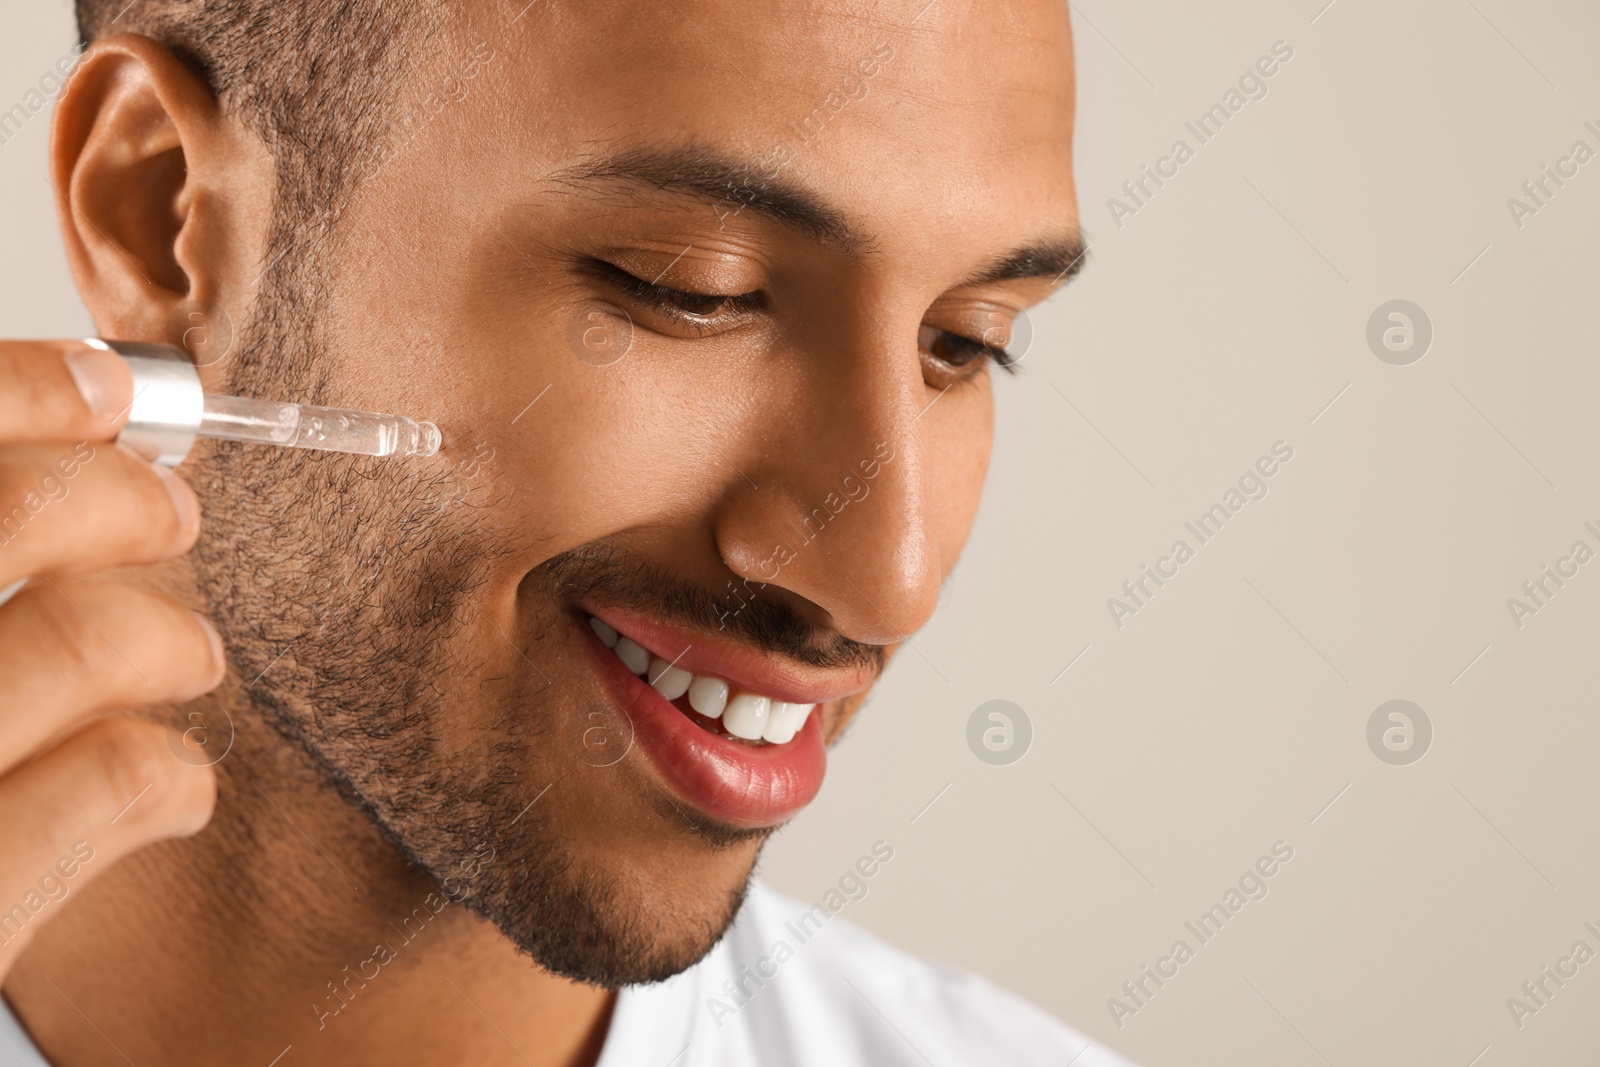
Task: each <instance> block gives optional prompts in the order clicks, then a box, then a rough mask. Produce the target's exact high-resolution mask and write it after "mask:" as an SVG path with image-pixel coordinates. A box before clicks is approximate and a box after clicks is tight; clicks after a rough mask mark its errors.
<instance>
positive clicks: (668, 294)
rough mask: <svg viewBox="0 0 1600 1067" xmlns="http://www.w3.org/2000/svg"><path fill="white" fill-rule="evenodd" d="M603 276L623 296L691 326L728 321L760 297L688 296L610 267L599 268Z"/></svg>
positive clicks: (744, 294)
mask: <svg viewBox="0 0 1600 1067" xmlns="http://www.w3.org/2000/svg"><path fill="white" fill-rule="evenodd" d="M601 265H602V267H603V268H605V273H606V274H607V275H608V276H609V277H610V279H611V282H612V284H614V285H615V286H616V287H617V288H618V289H620V290H621V291H622V292H623V293H625V294H627V295H628V296H630V297H632V298H633V299H634V300H635V301H637V302H638V303H640V304H643V305H644V306H646V307H648V308H650V309H651V310H653V311H657V312H660V313H661V314H663V315H665V316H667V317H668V318H673V319H678V320H681V321H686V322H690V323H701V324H704V323H708V322H713V321H719V320H721V319H724V318H731V317H733V315H734V314H736V313H738V312H742V311H748V310H751V309H753V308H758V307H760V306H761V294H760V293H759V292H755V293H739V294H734V295H727V294H719V293H691V292H689V291H687V290H685V289H671V288H668V287H667V286H665V285H657V284H656V283H655V282H647V281H645V280H644V279H643V278H640V277H638V276H637V275H634V274H630V273H628V272H627V271H625V270H623V269H622V268H621V267H618V266H615V265H614V264H610V263H603V264H601Z"/></svg>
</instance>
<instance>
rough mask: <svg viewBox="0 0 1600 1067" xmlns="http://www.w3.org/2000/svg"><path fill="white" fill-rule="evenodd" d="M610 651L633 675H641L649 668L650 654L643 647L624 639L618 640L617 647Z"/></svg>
mask: <svg viewBox="0 0 1600 1067" xmlns="http://www.w3.org/2000/svg"><path fill="white" fill-rule="evenodd" d="M611 651H613V652H615V653H616V654H617V658H618V659H620V660H621V661H622V663H623V666H625V667H627V668H628V669H629V670H630V671H632V672H633V673H634V674H643V673H644V672H645V671H646V670H648V669H649V667H650V653H649V652H647V651H645V649H644V646H642V645H636V644H634V643H633V642H632V641H630V640H628V639H627V638H626V637H621V638H618V639H617V647H616V648H613V649H612V650H611Z"/></svg>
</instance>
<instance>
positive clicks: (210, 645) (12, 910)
mask: <svg viewBox="0 0 1600 1067" xmlns="http://www.w3.org/2000/svg"><path fill="white" fill-rule="evenodd" d="M132 400H133V384H132V378H131V376H130V375H129V373H128V371H127V368H126V367H125V366H123V365H122V363H121V361H120V360H119V359H118V357H116V356H115V355H114V354H112V353H109V352H98V351H95V350H93V349H91V348H88V347H87V346H85V345H83V344H82V343H81V342H76V341H64V342H55V341H38V342H33V341H0V598H3V597H4V596H5V594H6V593H7V592H8V591H11V590H12V589H13V587H15V586H17V585H19V584H20V583H22V582H24V581H26V583H27V584H26V585H22V586H21V588H20V589H16V591H15V592H14V593H13V595H11V596H10V598H9V599H8V600H5V602H4V603H3V604H0V978H3V977H4V976H5V974H6V973H7V972H9V970H10V968H11V966H12V964H13V963H14V962H15V961H16V958H17V956H18V954H19V953H20V952H21V951H22V949H23V948H24V947H25V946H26V945H27V943H28V942H29V941H30V940H31V939H32V936H33V933H34V931H35V930H37V929H38V927H39V926H40V925H41V924H42V923H44V922H47V921H48V920H49V919H50V918H52V917H53V916H54V914H55V912H56V911H58V910H59V909H60V908H62V907H63V906H65V902H66V898H67V897H68V896H69V895H70V893H71V892H72V891H74V890H76V889H78V888H81V887H82V886H83V885H84V884H85V883H87V882H88V881H91V880H92V879H94V878H96V877H98V876H99V875H100V874H101V872H103V871H105V870H106V869H108V868H109V867H110V866H111V865H112V864H114V863H116V862H117V860H119V859H121V858H122V857H123V856H125V855H127V854H128V853H129V852H132V851H133V850H135V849H137V848H140V847H142V846H144V845H147V844H150V843H152V842H155V841H158V840H161V839H164V838H170V837H180V836H185V835H188V834H193V833H196V832H198V831H199V830H200V829H201V828H202V827H203V826H205V824H206V822H207V821H208V820H209V819H210V818H211V811H212V807H213V805H214V803H215V799H216V775H215V772H214V771H213V770H212V769H211V768H210V767H208V766H194V765H193V764H191V763H189V762H186V761H184V760H182V759H180V758H178V756H177V755H176V750H175V748H174V747H173V745H172V743H171V737H169V735H173V736H175V733H174V731H171V730H170V728H168V727H165V726H160V725H156V724H153V723H150V722H144V721H139V720H136V719H133V718H127V717H124V716H121V715H118V714H116V713H118V712H125V711H126V710H127V709H129V708H135V707H139V706H142V705H147V704H161V703H177V702H181V701H185V700H190V699H192V698H194V697H196V696H199V695H200V694H201V693H204V692H206V691H207V690H210V689H212V688H214V687H215V686H216V685H217V684H218V683H219V682H221V680H222V676H223V672H224V669H225V667H224V661H223V655H222V643H221V641H220V640H219V639H218V637H217V634H216V631H215V630H214V629H213V628H212V627H211V625H210V623H208V622H206V621H205V620H204V619H202V618H200V617H199V616H198V615H195V614H194V613H193V612H191V611H190V610H189V609H188V608H186V607H184V606H183V605H182V604H180V603H178V602H177V601H176V600H172V599H170V598H168V597H164V596H158V595H155V594H153V593H148V592H144V591H142V590H139V589H134V588H131V587H129V586H127V585H123V584H120V583H117V582H113V581H108V580H105V579H103V578H101V579H98V580H96V579H95V578H94V577H93V574H94V572H96V571H102V570H106V569H108V568H113V567H124V566H131V565H139V564H148V563H154V562H157V561H158V560H164V559H168V558H170V557H173V556H177V555H181V554H182V553H184V552H187V551H188V550H189V548H190V547H191V546H192V545H193V544H194V541H195V537H196V535H197V534H198V533H199V530H200V505H199V501H198V499H197V498H196V497H195V495H194V492H193V491H192V490H190V489H189V487H188V486H187V485H185V484H184V483H183V482H182V481H181V480H180V479H179V478H178V477H177V476H176V475H174V474H173V473H172V472H171V471H167V470H162V469H159V468H156V467H153V466H152V465H151V464H149V463H147V462H145V461H144V460H142V459H140V458H139V457H138V456H136V455H134V454H133V453H131V452H129V451H127V450H126V449H123V448H120V447H118V446H117V445H115V444H112V443H111V442H112V441H113V439H114V438H115V437H116V434H117V431H118V430H119V429H120V427H121V426H122V424H123V423H124V422H125V421H126V420H127V414H128V407H129V405H130V404H131V402H132Z"/></svg>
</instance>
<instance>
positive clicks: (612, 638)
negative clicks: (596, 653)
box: [589, 615, 617, 648]
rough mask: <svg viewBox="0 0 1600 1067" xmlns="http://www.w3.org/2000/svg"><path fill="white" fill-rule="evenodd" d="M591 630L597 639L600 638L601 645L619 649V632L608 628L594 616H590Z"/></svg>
mask: <svg viewBox="0 0 1600 1067" xmlns="http://www.w3.org/2000/svg"><path fill="white" fill-rule="evenodd" d="M589 628H590V629H592V630H593V631H594V632H595V636H596V637H598V638H600V643H601V644H603V645H605V646H606V647H607V648H616V647H617V631H615V630H613V629H612V628H611V627H609V626H607V625H606V624H605V623H603V622H601V621H600V620H599V619H597V618H595V617H594V616H593V615H591V616H589Z"/></svg>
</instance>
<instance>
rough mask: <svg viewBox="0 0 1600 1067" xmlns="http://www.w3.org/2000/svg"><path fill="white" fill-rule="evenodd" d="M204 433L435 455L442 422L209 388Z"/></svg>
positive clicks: (361, 451)
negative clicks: (224, 393)
mask: <svg viewBox="0 0 1600 1067" xmlns="http://www.w3.org/2000/svg"><path fill="white" fill-rule="evenodd" d="M199 433H200V436H201V437H214V438H217V439H218V440H222V441H251V442H254V443H256V444H263V445H283V446H285V447H288V448H315V449H319V450H321V451H323V452H353V453H356V454H357V455H362V456H393V455H401V456H431V455H433V454H434V453H435V452H437V451H439V427H437V426H435V425H434V424H433V423H431V422H417V421H415V420H413V419H408V418H406V417H405V416H404V415H384V414H381V413H379V412H376V411H350V410H347V409H345V408H322V407H315V406H313V405H311V404H286V403H282V402H280V401H277V400H251V399H248V398H246V397H242V396H218V395H217V394H216V393H207V394H205V407H204V409H203V410H202V413H201V416H200V430H199Z"/></svg>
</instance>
